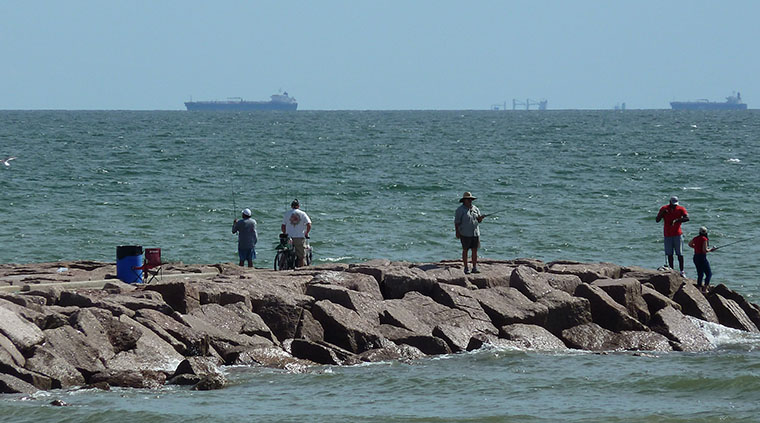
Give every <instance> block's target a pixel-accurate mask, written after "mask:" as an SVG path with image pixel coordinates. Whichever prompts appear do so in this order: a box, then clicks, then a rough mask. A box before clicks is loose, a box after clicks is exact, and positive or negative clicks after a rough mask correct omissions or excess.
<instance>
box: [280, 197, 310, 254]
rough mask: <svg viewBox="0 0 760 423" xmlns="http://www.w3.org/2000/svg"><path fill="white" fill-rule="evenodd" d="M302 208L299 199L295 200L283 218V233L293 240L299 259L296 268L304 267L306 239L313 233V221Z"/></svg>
mask: <svg viewBox="0 0 760 423" xmlns="http://www.w3.org/2000/svg"><path fill="white" fill-rule="evenodd" d="M300 207H301V204H300V203H299V202H298V199H295V200H293V202H292V203H290V210H289V211H288V212H287V213H285V216H284V217H283V218H282V226H281V229H282V233H284V234H288V236H289V237H290V238H291V239H293V247H295V250H296V257H297V258H298V262H297V263H296V267H302V266H303V264H304V257H305V256H306V239H308V238H309V232H311V219H309V215H307V214H306V212H304V211H302V210H301V209H300Z"/></svg>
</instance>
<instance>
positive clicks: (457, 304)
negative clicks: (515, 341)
mask: <svg viewBox="0 0 760 423" xmlns="http://www.w3.org/2000/svg"><path fill="white" fill-rule="evenodd" d="M474 293H475V291H474V290H471V289H467V288H463V287H461V286H456V285H447V284H441V283H439V284H436V285H435V287H434V288H433V295H432V298H433V300H435V301H436V302H437V303H439V304H443V305H445V306H446V307H450V308H455V309H458V310H462V311H463V312H465V313H467V315H468V316H469V317H470V318H471V319H473V320H476V321H478V322H480V328H482V329H485V328H487V329H486V330H485V331H486V332H488V333H491V334H496V333H498V329H497V328H496V327H495V326H494V325H493V323H492V322H491V318H490V317H489V316H488V314H486V312H485V311H483V307H481V306H480V302H478V299H477V297H476V296H475V295H474ZM441 323H446V322H441Z"/></svg>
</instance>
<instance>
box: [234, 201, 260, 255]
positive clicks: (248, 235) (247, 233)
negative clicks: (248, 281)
mask: <svg viewBox="0 0 760 423" xmlns="http://www.w3.org/2000/svg"><path fill="white" fill-rule="evenodd" d="M242 213H243V218H242V219H241V220H237V219H235V220H234V221H233V222H232V233H233V234H234V233H237V234H238V256H240V266H242V265H243V262H245V261H247V262H248V267H253V259H255V258H256V242H258V240H259V236H258V234H257V233H256V220H255V219H252V218H251V210H250V209H244V210H243V212H242Z"/></svg>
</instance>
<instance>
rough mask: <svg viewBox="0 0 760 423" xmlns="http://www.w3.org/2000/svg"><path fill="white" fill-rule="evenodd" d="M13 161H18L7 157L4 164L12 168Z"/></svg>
mask: <svg viewBox="0 0 760 423" xmlns="http://www.w3.org/2000/svg"><path fill="white" fill-rule="evenodd" d="M11 160H16V158H15V157H7V158H5V159H4V160H3V164H4V165H6V166H7V167H10V166H11V163H10V162H11Z"/></svg>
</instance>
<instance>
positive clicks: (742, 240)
mask: <svg viewBox="0 0 760 423" xmlns="http://www.w3.org/2000/svg"><path fill="white" fill-rule="evenodd" d="M755 238H757V237H754V236H753V237H751V238H744V239H740V240H738V241H734V242H729V243H728V244H725V245H720V246H717V247H713V251H715V250H717V249H718V248H723V247H728V246H729V245H734V244H738V243H740V242H745V241H749V240H752V239H755Z"/></svg>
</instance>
